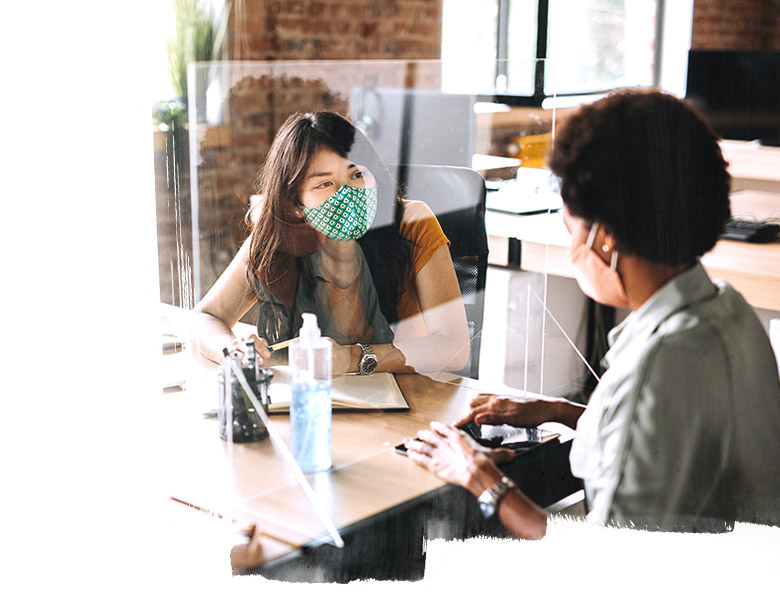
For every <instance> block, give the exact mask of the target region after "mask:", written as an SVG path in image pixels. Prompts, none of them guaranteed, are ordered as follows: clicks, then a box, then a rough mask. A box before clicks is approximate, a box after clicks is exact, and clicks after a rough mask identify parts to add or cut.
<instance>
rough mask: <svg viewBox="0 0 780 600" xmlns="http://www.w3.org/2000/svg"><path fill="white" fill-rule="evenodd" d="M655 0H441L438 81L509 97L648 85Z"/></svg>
mask: <svg viewBox="0 0 780 600" xmlns="http://www.w3.org/2000/svg"><path fill="white" fill-rule="evenodd" d="M661 2H663V0H576V1H573V0H444V10H443V34H442V62H443V81H444V85H445V87H446V89H448V90H452V91H456V90H457V91H466V90H467V89H468V91H471V92H474V91H477V92H478V93H493V94H498V95H501V96H507V97H508V98H510V100H509V103H513V104H517V103H519V104H539V103H540V102H541V100H542V99H544V98H546V97H549V96H553V95H567V94H590V93H598V92H603V91H606V90H609V89H614V88H617V87H623V86H630V85H652V84H654V83H655V82H654V56H655V54H654V52H655V36H656V12H657V11H658V4H659V3H661ZM537 58H545V59H547V60H545V61H544V62H543V63H541V62H540V63H539V64H538V65H537V64H536V62H537V60H536V59H537ZM511 98H514V99H515V101H514V102H512V101H511ZM522 99H525V101H522Z"/></svg>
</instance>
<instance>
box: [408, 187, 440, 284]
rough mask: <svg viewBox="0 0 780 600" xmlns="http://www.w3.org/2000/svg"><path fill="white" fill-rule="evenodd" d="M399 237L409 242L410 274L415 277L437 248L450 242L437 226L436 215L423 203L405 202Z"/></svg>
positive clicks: (416, 201)
mask: <svg viewBox="0 0 780 600" xmlns="http://www.w3.org/2000/svg"><path fill="white" fill-rule="evenodd" d="M401 235H402V236H403V237H404V238H406V239H408V240H411V241H412V242H413V244H414V246H413V248H412V273H413V274H414V275H417V273H419V272H420V270H421V269H422V268H423V267H424V266H425V265H426V264H427V263H428V261H429V260H430V259H431V257H432V256H433V254H434V252H436V251H437V250H438V249H439V248H441V247H442V246H444V245H445V244H447V245H449V243H450V241H449V240H448V239H447V236H446V235H444V232H443V231H442V229H441V225H439V221H438V219H436V215H434V214H433V211H432V210H431V209H430V208H429V207H428V205H427V204H425V203H424V202H420V201H418V200H406V201H405V202H404V216H403V219H402V220H401Z"/></svg>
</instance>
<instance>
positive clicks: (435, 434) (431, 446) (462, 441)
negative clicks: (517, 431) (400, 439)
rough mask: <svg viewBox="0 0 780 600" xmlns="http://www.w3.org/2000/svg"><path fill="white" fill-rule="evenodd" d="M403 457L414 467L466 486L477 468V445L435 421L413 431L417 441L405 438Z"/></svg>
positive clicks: (466, 436)
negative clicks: (422, 428)
mask: <svg viewBox="0 0 780 600" xmlns="http://www.w3.org/2000/svg"><path fill="white" fill-rule="evenodd" d="M404 445H405V446H406V450H407V456H408V457H409V458H410V459H411V460H413V461H414V462H416V463H417V464H418V465H421V466H422V467H424V468H426V469H427V470H428V471H430V472H431V473H433V474H434V475H436V476H437V477H438V478H440V479H443V480H444V481H446V482H448V483H455V484H458V485H462V486H463V487H466V488H467V487H468V484H469V482H470V480H471V478H472V473H473V472H474V470H475V469H476V468H477V466H476V465H477V462H478V458H479V457H483V458H484V456H485V455H484V454H483V453H481V452H480V451H479V447H478V444H477V443H476V442H475V441H473V440H472V439H471V438H470V437H469V436H468V435H467V434H466V433H464V432H462V431H460V430H458V429H455V428H454V427H452V426H451V425H445V424H443V423H438V422H436V421H434V422H432V423H431V429H424V430H420V431H418V432H417V439H414V440H411V439H405V440H404Z"/></svg>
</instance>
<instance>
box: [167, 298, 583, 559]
mask: <svg viewBox="0 0 780 600" xmlns="http://www.w3.org/2000/svg"><path fill="white" fill-rule="evenodd" d="M174 312H175V311H174ZM179 316H180V315H179ZM239 327H244V326H241V325H239ZM169 359H170V360H172V361H177V362H176V363H175V364H174V363H171V364H174V366H176V367H177V368H179V369H184V370H185V372H184V373H183V378H184V379H185V380H186V384H185V386H184V388H185V389H184V390H181V391H177V392H173V393H168V394H165V396H164V400H165V406H164V407H163V409H162V410H163V418H164V419H166V422H168V423H171V424H172V426H171V431H170V435H171V440H170V448H171V453H172V458H173V465H174V466H173V469H172V472H171V476H170V490H171V491H170V495H171V498H172V499H174V500H176V501H178V502H179V503H182V504H187V505H191V506H193V507H197V508H200V509H202V510H207V511H209V512H212V513H216V514H219V515H220V516H223V517H226V518H230V519H232V520H234V521H236V522H239V523H252V524H255V525H256V527H258V528H259V529H260V530H261V531H262V532H263V543H262V552H261V553H260V554H259V555H258V556H256V557H254V562H255V563H257V564H264V563H273V562H274V561H277V562H278V561H279V560H281V559H282V558H284V557H287V556H289V557H300V555H301V552H303V550H305V549H306V548H311V547H318V546H322V542H323V540H325V539H326V538H327V537H328V536H327V534H326V529H325V527H324V526H323V525H322V524H321V523H320V522H319V520H318V518H317V517H316V516H315V513H314V511H313V509H312V508H311V505H310V504H309V501H308V500H307V498H306V496H305V494H304V493H303V491H302V490H301V489H300V488H299V486H298V484H297V483H296V481H295V479H294V476H293V474H292V472H291V471H290V469H289V467H287V465H286V464H285V463H284V461H283V459H282V457H281V455H280V454H279V452H278V451H277V449H276V448H275V446H274V444H273V443H272V442H271V441H270V440H264V441H261V442H256V443H251V444H232V445H229V444H227V443H226V442H223V441H222V440H220V439H219V436H218V433H217V422H216V420H215V419H204V418H203V416H202V413H203V412H204V411H205V410H208V409H210V408H216V399H217V390H216V375H215V373H216V366H215V365H213V364H211V363H208V362H207V361H204V360H203V359H196V358H193V357H192V356H189V352H188V351H187V350H185V351H184V352H179V353H177V354H173V355H168V356H165V357H164V358H163V360H169ZM397 381H398V384H399V386H400V388H401V390H402V392H403V393H404V396H405V398H406V400H407V403H408V404H409V406H410V410H409V411H408V412H387V413H383V412H381V411H364V412H351V413H344V412H334V414H333V422H332V455H333V467H332V468H331V469H330V470H329V471H327V472H324V473H318V474H313V475H309V476H308V480H309V482H310V483H311V485H312V487H313V488H314V490H315V491H316V493H317V494H318V496H319V498H320V499H321V500H322V502H323V503H324V505H325V509H326V511H327V513H328V515H329V516H330V517H331V519H332V520H333V522H334V524H335V525H336V527H337V528H338V529H339V530H340V531H351V530H354V529H355V528H360V527H362V528H368V529H370V527H371V523H372V522H374V521H376V520H377V519H378V518H384V516H385V515H387V514H390V513H392V512H393V511H395V512H397V511H399V510H407V511H408V510H411V509H412V508H413V507H414V506H416V505H417V504H419V503H420V502H422V501H423V500H424V499H425V498H430V497H432V496H431V494H434V495H435V494H436V493H438V492H439V491H440V490H441V489H442V488H444V487H449V488H453V486H444V484H443V483H442V482H441V481H440V480H439V479H438V478H436V477H434V476H433V475H431V474H429V473H428V472H427V471H425V470H424V469H422V468H420V467H418V466H417V465H415V464H414V463H412V462H411V461H408V460H407V459H405V458H404V457H402V456H400V455H398V454H397V453H396V452H395V451H394V450H393V447H394V446H395V445H396V444H398V443H400V442H401V441H402V439H403V438H404V437H414V436H416V432H417V431H418V430H419V429H422V428H427V427H428V425H429V423H430V421H431V420H434V419H436V420H441V421H445V422H447V421H452V420H454V419H455V418H457V417H459V416H461V415H462V414H463V413H464V412H465V411H466V409H467V406H468V402H469V400H470V399H471V398H472V397H473V396H475V395H476V393H477V392H479V391H498V392H501V391H512V390H509V389H508V388H505V389H504V390H498V389H496V386H495V385H492V386H491V387H490V389H489V390H488V389H486V388H485V387H484V385H481V384H480V382H478V381H476V380H471V379H464V378H460V377H454V376H449V375H446V374H445V375H444V376H442V377H439V378H436V379H434V378H432V377H426V376H423V375H417V374H410V375H398V376H397ZM515 392H516V390H515ZM270 419H271V422H272V423H273V424H274V426H275V427H276V428H277V429H278V430H279V432H280V434H281V436H282V437H283V438H284V440H285V442H287V441H288V440H289V417H288V416H287V415H272V416H271V417H270ZM542 446H544V447H546V448H542V447H539V448H535V449H533V450H530V451H527V452H525V453H523V455H520V456H519V457H518V459H522V460H519V461H518V463H517V464H516V465H514V467H518V466H520V467H522V465H523V464H526V465H528V464H531V463H530V462H529V461H532V460H534V459H537V460H538V459H539V458H540V457H542V458H543V457H544V455H545V453H546V452H548V449H549V451H550V452H551V453H552V454H554V455H555V457H554V459H553V460H555V461H557V463H556V464H558V465H560V464H561V460H564V461H565V462H566V465H565V469H566V471H568V463H567V457H568V448H567V447H564V445H563V444H561V443H560V442H559V441H558V440H554V441H552V442H548V443H546V444H543V445H542ZM539 451H541V452H539ZM524 455H529V456H524ZM518 459H516V460H518ZM512 463H515V461H512ZM539 469H540V472H544V471H547V473H549V472H550V471H551V469H550V466H549V465H548V466H542V467H540V468H539ZM521 470H522V469H521ZM525 470H526V471H528V470H529V469H528V468H526V469H525ZM555 472H556V474H557V471H555ZM521 475H522V473H521ZM560 481H561V482H563V485H559V482H558V480H557V478H556V481H555V482H553V483H550V484H549V485H550V486H551V487H550V488H549V489H546V490H542V489H541V488H542V487H545V485H540V484H538V483H535V484H534V485H533V486H532V487H534V488H535V489H531V490H527V491H528V493H529V496H531V497H532V498H534V497H535V496H536V498H543V500H542V501H544V502H545V503H546V504H545V505H549V504H552V503H553V502H556V501H558V500H560V499H562V498H564V497H566V496H569V495H570V494H572V493H574V492H576V491H577V489H578V485H579V484H578V482H576V480H574V479H573V478H572V477H571V474H570V472H568V473H563V474H562V476H561V479H560ZM463 491H464V492H465V490H463ZM453 493H454V494H460V493H461V492H459V491H453ZM466 494H468V492H466ZM469 502H470V503H471V504H473V505H474V507H476V503H475V502H474V501H473V499H470V500H469ZM416 503H417V504H416ZM399 507H404V508H399ZM401 529H403V528H401ZM403 535H404V536H406V535H407V534H405V533H403ZM420 543H422V540H421V539H420ZM326 551H327V550H326ZM334 551H335V550H334ZM244 566H248V565H244Z"/></svg>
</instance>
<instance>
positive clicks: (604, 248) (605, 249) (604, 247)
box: [601, 244, 609, 252]
mask: <svg viewBox="0 0 780 600" xmlns="http://www.w3.org/2000/svg"><path fill="white" fill-rule="evenodd" d="M601 249H602V251H604V252H609V244H604V245H603V246H602V247H601Z"/></svg>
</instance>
